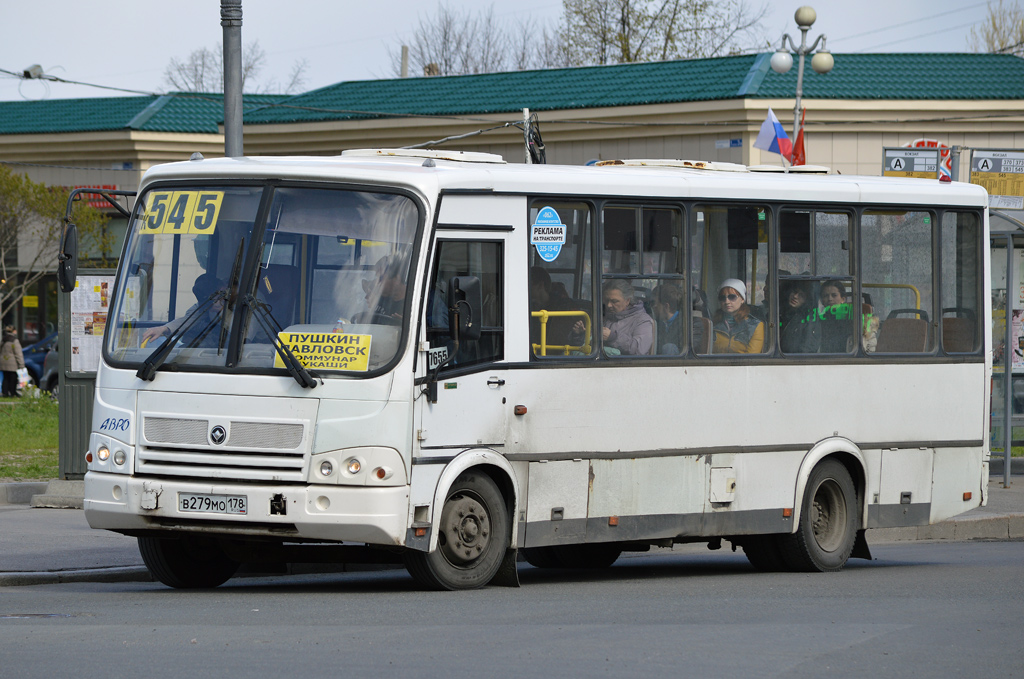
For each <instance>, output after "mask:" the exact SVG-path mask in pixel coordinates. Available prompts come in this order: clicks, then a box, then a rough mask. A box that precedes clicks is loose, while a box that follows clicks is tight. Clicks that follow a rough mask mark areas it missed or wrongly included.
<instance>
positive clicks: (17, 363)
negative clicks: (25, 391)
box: [0, 325, 25, 396]
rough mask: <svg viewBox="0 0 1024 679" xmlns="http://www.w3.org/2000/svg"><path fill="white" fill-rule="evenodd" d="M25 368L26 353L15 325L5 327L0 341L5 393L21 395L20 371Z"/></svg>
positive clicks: (0, 363) (6, 394)
mask: <svg viewBox="0 0 1024 679" xmlns="http://www.w3.org/2000/svg"><path fill="white" fill-rule="evenodd" d="M24 368H25V355H24V354H23V353H22V352H21V342H19V341H18V334H17V333H16V332H15V330H14V326H13V325H8V326H6V327H5V328H4V334H3V340H2V341H0V370H3V373H4V382H3V395H4V396H19V395H20V394H18V371H19V370H23V369H24Z"/></svg>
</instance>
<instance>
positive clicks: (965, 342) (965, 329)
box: [940, 316, 975, 353]
mask: <svg viewBox="0 0 1024 679" xmlns="http://www.w3.org/2000/svg"><path fill="white" fill-rule="evenodd" d="M940 327H941V328H942V347H943V348H944V349H945V350H946V351H948V352H950V353H968V352H971V351H974V331H975V323H974V319H973V318H966V317H959V316H949V317H944V318H943V319H942V325H941V326H940Z"/></svg>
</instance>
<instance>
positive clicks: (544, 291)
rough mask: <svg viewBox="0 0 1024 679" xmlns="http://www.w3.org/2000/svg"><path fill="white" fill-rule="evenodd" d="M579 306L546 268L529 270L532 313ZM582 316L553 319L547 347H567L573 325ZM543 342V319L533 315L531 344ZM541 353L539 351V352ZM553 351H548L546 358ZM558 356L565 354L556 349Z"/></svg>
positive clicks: (535, 267)
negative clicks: (552, 278)
mask: <svg viewBox="0 0 1024 679" xmlns="http://www.w3.org/2000/svg"><path fill="white" fill-rule="evenodd" d="M577 310H578V309H577V305H576V304H575V303H574V302H573V300H572V298H571V297H569V293H567V292H566V291H565V286H564V285H562V284H561V283H554V282H552V280H551V275H550V274H549V273H548V272H547V270H546V269H544V268H543V267H540V266H531V267H530V311H531V312H535V311H577ZM577 320H579V317H578V316H576V317H573V316H564V317H559V316H555V317H551V318H549V319H548V322H547V327H546V329H545V344H546V346H547V347H551V346H554V347H564V346H565V345H566V344H571V342H570V336H571V335H572V332H573V326H574V325H575V323H576V321H577ZM540 340H541V320H540V318H537V317H535V316H533V315H532V314H531V316H530V344H531V345H539V344H540ZM537 353H538V354H540V350H537ZM551 353H552V352H551V351H548V350H547V349H545V354H546V355H549V356H550V355H551ZM556 353H562V351H561V350H556Z"/></svg>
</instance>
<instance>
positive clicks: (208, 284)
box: [142, 272, 228, 346]
mask: <svg viewBox="0 0 1024 679" xmlns="http://www.w3.org/2000/svg"><path fill="white" fill-rule="evenodd" d="M227 288H228V285H227V283H225V282H224V281H222V280H220V279H219V278H217V277H216V276H215V275H214V274H212V273H209V272H207V273H204V274H200V275H199V276H198V277H197V278H196V280H195V283H193V284H192V294H193V295H195V297H196V303H195V304H193V305H192V306H190V307H189V308H188V309H187V310H186V311H185V313H183V314H181V315H180V316H178V317H177V318H175V319H174V320H172V321H170V322H168V323H165V324H164V325H158V326H156V327H153V328H146V330H145V331H144V332H143V333H142V343H143V344H147V343H149V342H151V341H153V340H154V339H157V338H158V337H165V336H167V335H170V334H171V333H173V332H174V331H175V330H177V329H178V328H179V327H181V325H182V323H184V322H185V319H186V318H188V317H189V316H191V315H192V312H193V311H195V310H196V309H197V308H198V307H199V306H201V305H202V304H204V303H206V302H207V301H209V300H213V301H212V303H211V304H210V305H209V306H208V307H207V309H206V313H205V314H204V315H203V317H202V318H199V319H197V320H196V321H195V322H194V323H192V326H191V327H190V328H189V329H188V331H187V332H186V334H185V336H184V337H182V343H183V345H184V346H189V344H190V342H196V340H197V339H198V340H199V341H198V342H196V344H197V346H216V342H215V341H214V340H215V339H216V337H213V336H212V333H211V332H209V330H210V324H211V322H212V321H213V319H215V318H217V317H218V316H220V314H221V312H222V311H223V309H224V305H225V303H226V302H227V298H228V289H227ZM204 329H206V330H207V331H208V332H206V333H203V330H204ZM200 333H203V336H202V337H199V334H200ZM219 334H220V333H219V332H218V333H217V335H218V336H219Z"/></svg>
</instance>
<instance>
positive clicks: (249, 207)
mask: <svg viewBox="0 0 1024 679" xmlns="http://www.w3.org/2000/svg"><path fill="white" fill-rule="evenodd" d="M267 194H269V195H267ZM261 205H264V206H265V208H264V209H262V210H261ZM418 222H419V210H418V208H417V206H416V203H415V202H414V201H413V200H412V199H410V198H408V197H406V196H403V195H399V194H395V193H384V192H367V191H352V190H343V189H324V188H303V187H266V186H208V187H195V186H194V185H191V186H188V187H180V188H173V187H172V188H166V187H161V188H159V189H152V190H149V191H147V192H146V193H145V194H143V195H142V196H140V198H139V200H138V202H137V204H136V209H135V216H134V218H133V220H132V225H131V228H130V230H129V242H128V246H127V248H126V252H125V257H124V259H123V261H122V265H121V266H122V271H121V279H120V280H121V284H120V286H119V287H118V291H117V299H115V300H114V304H113V305H112V311H113V314H112V319H113V320H112V322H113V327H111V328H110V332H109V333H108V337H107V344H106V350H107V355H108V358H109V359H111V360H112V362H114V363H115V364H124V365H133V364H136V363H142V362H144V361H147V360H149V361H150V362H151V363H155V364H156V365H155V367H157V368H159V367H160V366H161V365H164V366H166V365H174V366H175V369H178V368H185V369H189V368H194V369H200V370H202V369H211V368H221V369H225V368H227V367H229V366H232V367H234V368H235V369H243V370H246V369H253V370H266V369H273V368H278V369H281V368H284V367H285V366H286V365H287V361H288V356H286V355H285V354H286V353H287V352H286V351H285V350H284V349H283V347H287V348H288V351H290V352H291V353H292V354H293V355H294V356H295V358H297V359H298V361H299V362H300V363H301V364H302V365H303V366H304V367H305V368H307V369H309V370H312V371H316V372H318V373H322V372H329V371H345V372H349V373H367V372H372V371H375V370H378V369H380V368H383V367H385V366H386V365H387V364H388V363H390V362H391V361H392V360H393V359H394V358H395V357H396V355H397V352H398V348H399V343H400V338H401V337H402V331H403V328H404V325H405V321H406V320H407V319H408V318H409V310H408V309H407V305H406V299H407V294H406V292H407V286H408V283H409V267H410V264H411V251H412V245H413V242H414V239H415V236H416V231H417V224H418ZM161 348H163V350H164V353H163V355H160V354H158V352H160V351H161ZM168 349H169V351H168ZM158 355H159V360H154V356H158Z"/></svg>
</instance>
